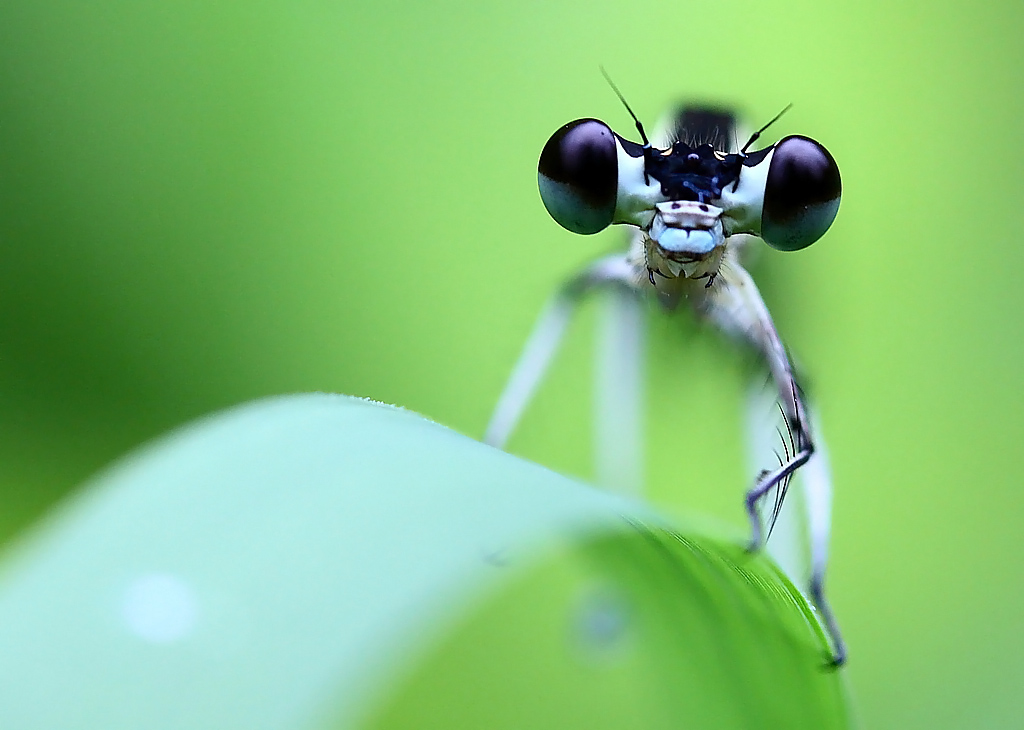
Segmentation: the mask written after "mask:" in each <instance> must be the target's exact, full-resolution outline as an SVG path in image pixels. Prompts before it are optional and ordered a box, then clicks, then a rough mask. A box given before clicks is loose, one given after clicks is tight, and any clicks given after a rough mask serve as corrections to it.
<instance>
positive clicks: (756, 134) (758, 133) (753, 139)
mask: <svg viewBox="0 0 1024 730" xmlns="http://www.w3.org/2000/svg"><path fill="white" fill-rule="evenodd" d="M602 70H604V69H602ZM609 83H610V82H609ZM613 88H614V87H613ZM623 103H625V102H623ZM626 108H627V109H628V108H629V107H626ZM792 108H793V102H790V103H789V104H787V105H786V108H785V109H783V110H782V111H781V112H779V113H778V114H776V115H775V116H774V117H772V120H771V121H770V122H768V123H767V124H766V125H764V126H763V127H761V128H760V129H759V130H757V131H756V132H754V133H753V134H752V135H751V136H750V139H748V140H747V143H746V144H745V145H743V149H741V150H740V154H741V155H743V154H746V152H747V147H749V146H750V145H752V144H754V142H756V141H757V138H758V137H760V136H761V132H763V131H764V130H766V129H768V127H770V126H772V125H773V124H775V122H777V121H779V118H780V117H781V116H782V115H783V114H785V113H786V112H788V111H789V110H790V109H792ZM630 113H632V112H630ZM639 123H640V122H637V124H639Z"/></svg>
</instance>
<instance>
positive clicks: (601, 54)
mask: <svg viewBox="0 0 1024 730" xmlns="http://www.w3.org/2000/svg"><path fill="white" fill-rule="evenodd" d="M1022 21H1024V6H1021V5H1020V4H1019V3H1012V4H1011V3H1009V2H997V3H990V4H975V3H968V2H958V3H951V2H946V3H923V2H917V3H904V4H899V5H895V4H889V3H880V2H872V3H860V4H858V5H857V6H856V7H853V6H850V7H839V6H834V5H831V4H823V3H805V2H788V3H783V2H777V3H773V4H766V3H755V2H722V3H716V4H714V5H708V4H699V5H698V4H687V3H659V2H635V3H630V4H625V3H600V2H587V3H533V2H523V1H520V2H492V3H480V4H473V3H457V2H431V3H420V4H415V3H397V2H389V1H384V2H378V3H375V4H374V5H373V6H372V7H371V5H369V4H343V3H338V2H326V1H319V2H318V1H315V0H293V1H292V2H242V1H241V0H234V1H231V2H219V3H200V2H195V0H182V1H179V2H175V3H162V4H145V3H132V2H126V1H123V2H118V1H116V0H100V1H98V2H92V3H79V2H70V1H68V2H51V1H43V2H39V1H36V2H28V1H27V0H6V2H4V3H3V4H2V5H0V429H2V430H0V537H2V538H3V539H4V540H6V541H9V540H11V539H13V538H14V537H16V536H17V535H18V534H19V533H21V532H23V531H24V530H26V529H27V528H28V527H29V526H31V524H32V523H33V522H34V521H36V520H38V519H40V517H41V516H43V515H44V514H45V513H46V511H47V510H48V509H49V508H51V507H52V506H53V505H54V503H55V502H56V501H57V500H58V499H59V498H60V497H61V496H62V495H64V494H66V493H68V492H69V491H70V490H72V489H73V488H74V487H75V485H76V484H78V483H79V482H80V481H81V480H82V479H83V478H85V477H86V476H88V475H89V474H90V473H92V472H94V471H95V470H96V469H98V468H99V467H101V466H102V465H104V464H105V463H107V462H109V461H110V460H111V459H113V458H115V457H116V456H118V455H119V454H121V453H123V452H124V451H125V450H127V449H129V448H131V447H132V446H134V445H136V444H138V443H140V442H141V441H144V440H146V439H148V438H150V437H152V436H154V435H156V434H158V433H160V432H162V431H164V430H166V429H168V428H170V427H172V426H174V425H177V424H180V423H182V422H184V421H186V420H188V419H191V418H194V417H196V416H198V415H200V414H204V413H208V412H210V411H212V410H214V409H218V408H221V407H224V406H227V405H230V404H233V403H237V402H240V401H243V400H246V399H250V398H254V397H257V396H261V395H266V394H272V393H282V392H294V391H308V390H325V391H337V392H345V393H352V394H356V395H364V396H369V397H372V398H375V399H378V400H383V401H387V402H391V403H397V404H401V405H403V406H405V407H408V408H411V409H414V410H416V411H419V412H421V413H423V414H425V415H428V416H430V417H431V418H434V419H436V420H438V421H440V422H442V423H444V424H447V425H449V426H452V427H454V428H456V429H459V430H461V431H463V432H465V433H467V434H470V435H474V436H479V435H480V434H481V432H482V430H483V427H484V424H485V422H486V419H487V416H488V414H489V411H490V408H491V406H492V405H493V403H494V401H495V399H496V398H497V395H498V393H499V391H500V389H501V386H502V384H503V382H504V379H505V377H506V376H507V374H508V372H509V370H510V368H511V366H512V363H513V362H514V359H515V357H516V355H517V353H518V350H519V347H520V346H521V344H522V342H523V340H524V338H525V336H526V334H527V332H528V331H529V328H530V326H531V324H532V322H533V320H534V317H535V316H536V314H537V313H538V310H539V309H540V307H541V306H542V304H543V302H544V300H545V299H546V297H547V295H548V294H549V293H550V292H551V291H552V290H553V288H554V287H555V286H556V285H557V284H558V282H559V281H561V280H562V279H563V278H564V277H565V276H566V275H567V274H568V273H570V272H572V271H573V270H574V269H576V268H577V267H579V266H580V265H581V264H582V263H583V262H585V261H587V260H589V259H591V258H593V257H594V256H596V255H598V254H600V253H603V252H605V251H608V250H612V249H614V248H615V247H616V246H618V245H619V243H620V241H621V233H620V232H616V231H610V232H607V233H604V234H601V235H599V236H597V237H593V238H583V237H578V236H573V235H572V234H570V233H567V232H566V231H563V230H561V229H560V228H558V226H557V225H556V224H555V223H553V222H552V221H551V220H550V219H549V218H548V216H547V214H546V213H545V212H544V209H543V207H542V206H541V204H540V201H539V198H538V195H537V192H536V161H537V156H538V154H539V152H540V149H541V146H542V145H543V144H544V142H545V141H546V139H547V137H548V136H549V135H550V134H551V133H552V132H553V131H554V130H555V129H557V128H558V127H559V126H560V125H561V124H563V123H565V122H567V121H570V120H572V119H575V118H578V117H583V116H595V117H599V118H602V119H604V120H606V121H608V122H609V123H610V124H611V125H612V126H613V128H616V129H617V130H619V131H620V132H622V133H624V134H627V135H628V133H629V132H630V131H631V125H630V122H629V119H628V117H627V116H626V115H625V112H624V111H623V110H622V108H621V107H620V106H619V103H618V102H617V100H616V99H615V97H614V95H613V94H612V93H611V91H610V90H609V89H608V87H607V86H606V85H605V83H604V81H603V80H602V78H601V76H600V73H599V72H598V66H599V64H604V65H605V66H606V67H607V68H608V69H609V71H610V72H611V73H612V75H613V76H614V78H615V79H616V80H617V82H618V84H619V85H620V86H621V87H622V89H623V91H624V92H625V94H626V95H627V98H628V99H629V100H630V103H631V105H632V106H633V108H634V109H635V110H636V112H637V113H638V114H639V115H640V116H641V118H643V119H645V120H648V124H649V125H650V124H653V122H654V120H656V119H657V117H658V115H659V114H660V113H661V112H662V111H663V110H664V109H665V107H666V106H667V105H668V104H670V103H672V102H674V101H677V100H679V99H682V98H693V97H696V98H699V99H706V100H716V101H721V102H725V103H730V104H735V105H737V106H738V107H739V108H740V109H741V110H742V111H743V112H745V113H746V114H747V116H748V118H749V119H751V120H755V121H756V120H766V119H768V118H770V117H771V116H772V115H774V114H775V113H776V112H777V111H778V110H779V109H780V108H781V107H783V106H784V105H785V104H786V103H788V102H791V101H792V102H794V104H795V106H794V109H793V110H792V111H791V112H790V113H789V114H787V115H786V116H785V117H784V118H783V119H782V120H781V121H780V122H779V123H778V124H777V125H776V126H775V127H773V129H772V130H771V136H770V138H769V139H776V138H778V137H779V136H782V135H784V134H791V133H802V134H807V135H809V136H812V137H814V138H816V139H818V140H819V141H821V142H823V143H824V144H825V145H826V146H827V147H828V148H829V149H830V151H831V152H832V153H833V154H834V156H835V157H836V159H837V160H838V161H839V164H840V167H841V169H842V173H843V182H844V195H843V205H842V209H841V211H840V214H839V217H838V219H837V221H836V224H835V225H834V227H833V229H832V230H831V231H830V233H829V234H828V235H827V236H826V237H825V238H824V239H823V240H822V241H821V242H820V243H819V244H818V245H816V246H814V247H812V248H811V249H808V250H807V251H806V252H802V253H799V254H790V255H781V254H779V255H773V254H766V255H765V256H764V257H763V260H762V262H761V263H762V266H761V267H760V268H759V269H758V270H757V271H755V277H756V278H757V279H758V281H759V282H760V284H761V286H762V288H763V290H764V293H765V297H766V299H767V300H768V304H769V306H770V307H771V309H772V311H773V313H774V315H775V318H776V321H777V323H778V325H779V327H780V329H781V331H782V334H783V337H784V338H785V340H786V341H787V343H788V345H789V346H790V347H791V348H792V349H793V351H794V352H795V353H797V355H798V358H799V360H800V362H801V363H802V364H803V366H804V368H805V369H806V371H807V372H808V373H809V375H810V380H811V384H812V388H813V393H814V394H815V396H816V400H817V402H818V404H819V407H820V410H821V413H822V419H823V422H824V427H825V431H826V433H827V434H828V438H829V447H830V455H831V460H832V464H833V469H834V472H835V482H836V497H835V520H834V524H835V527H834V540H833V545H834V557H833V562H832V567H831V572H830V586H831V590H832V598H833V604H834V606H835V608H836V610H837V611H838V613H839V616H840V619H841V621H842V624H843V627H844V629H845V631H846V635H847V639H848V641H849V644H850V650H851V663H850V667H849V670H848V671H849V675H850V679H851V683H852V686H853V693H854V696H855V698H856V703H857V706H858V708H859V713H860V715H861V718H862V720H863V721H864V724H865V726H866V727H877V728H890V727H891V728H895V727H900V728H906V727H929V728H945V727H950V728H953V727H966V726H970V727H1007V726H1011V725H1013V724H1014V722H1015V720H1018V719H1019V717H1020V716H1021V715H1022V713H1024V699H1022V698H1021V694H1020V687H1021V685H1022V683H1024V612H1022V609H1021V605H1022V600H1024V584H1022V578H1021V569H1020V565H1021V564H1022V560H1024V541H1022V539H1021V530H1020V527H1019V526H1020V525H1021V524H1022V520H1024V492H1022V490H1020V489H1019V484H1020V482H1021V473H1022V471H1024V469H1022V467H1024V460H1022V458H1021V455H1020V453H1021V452H1020V446H1019V444H1020V443H1021V442H1022V440H1024V414H1022V406H1024V387H1022V385H1024V384H1022V382H1021V380H1022V379H1021V377H1020V375H1019V372H1020V365H1019V362H1020V361H1021V358H1022V357H1024V342H1022V336H1021V324H1020V312H1021V310H1022V309H1024V287H1021V286H1019V285H1018V284H1017V283H1016V282H1015V278H1016V276H1017V274H1018V271H1020V270H1021V269H1022V267H1024V249H1022V247H1021V246H1020V245H1019V244H1018V243H1017V241H1016V240H1015V237H1014V235H1013V233H1012V229H1014V228H1016V227H1017V223H1018V222H1017V221H1016V220H1015V219H1014V218H1013V217H1012V216H1010V215H1009V214H1010V213H1012V212H1013V211H1014V210H1016V209H1017V208H1018V207H1019V205H1020V203H1019V201H1020V200H1021V198H1022V194H1024V183H1022V181H1021V177H1020V175H1019V174H1018V171H1019V170H1020V168H1021V166H1022V164H1024V139H1022V136H1024V135H1022V133H1021V130H1022V129H1024V122H1022V120H1024V115H1022V112H1024V109H1022V107H1024V105H1022V103H1021V92H1020V90H1019V89H1020V81H1019V78H1020V74H1021V72H1022V71H1024V63H1022V61H1024V58H1022V56H1024V51H1022V46H1021V44H1020V41H1019V39H1020V36H1021V33H1022V32H1024V22H1022ZM1007 229H1009V230H1007ZM593 309H594V308H593V307H589V308H587V310H586V311H585V312H584V314H583V316H582V317H581V319H580V320H579V322H578V323H577V325H576V326H575V327H574V328H573V330H572V333H571V335H570V337H569V340H568V342H567V346H566V349H565V351H564V352H563V356H562V357H561V358H560V359H559V361H558V363H557V365H556V368H555V370H554V372H553V375H552V377H551V379H550V380H549V382H548V383H547V384H546V385H545V387H544V388H543V390H542V391H541V393H540V395H539V397H538V401H537V403H536V406H535V407H534V408H533V409H532V410H531V411H530V412H529V413H528V415H527V419H526V421H525V422H524V424H523V427H522V429H521V430H520V432H519V433H518V434H517V436H516V437H515V438H514V439H513V442H512V444H511V448H512V450H513V451H515V452H517V453H520V454H523V455H524V456H527V457H529V458H531V459H534V460H536V461H539V462H540V463H542V464H545V465H549V466H551V467H552V468H555V469H557V470H560V471H564V472H567V473H571V474H577V475H580V476H583V477H589V476H590V475H591V467H590V461H591V453H590V425H589V415H590V382H589V379H590V372H591V370H590V362H591V359H592V349H593V347H592V336H591V330H592V326H591V325H592V324H593V320H594V316H593V314H594V312H593ZM697 334H698V332H697V329H696V328H695V327H694V326H693V325H692V324H689V323H687V322H686V321H685V319H684V318H679V317H666V316H664V315H661V314H659V313H657V312H655V311H653V310H652V313H651V326H650V333H649V338H650V352H651V361H650V364H649V370H650V382H651V383H656V384H657V385H656V387H652V388H650V394H651V398H650V401H651V402H650V408H649V424H648V426H649V434H650V438H649V441H648V443H649V449H648V457H649V458H648V466H647V469H648V481H649V490H650V491H649V493H650V495H651V496H652V498H654V499H655V500H656V501H657V502H658V503H659V504H660V505H661V506H662V507H663V509H664V510H666V511H668V512H669V513H672V514H682V513H684V512H688V511H694V510H695V511H698V512H706V513H709V514H712V515H716V516H718V517H720V518H722V519H726V520H730V521H732V522H735V523H736V524H742V515H741V500H740V494H741V492H742V489H743V486H744V485H745V484H746V483H747V482H746V478H747V474H746V469H745V467H744V461H743V450H742V443H741V439H740V436H741V412H742V396H743V392H744V382H745V381H744V379H745V372H746V370H745V366H744V364H743V362H742V359H741V358H737V357H736V356H735V353H734V352H733V351H732V350H731V348H730V347H729V346H727V345H724V344H723V343H721V342H719V341H717V340H716V339H715V338H713V337H711V338H707V337H698V336H697Z"/></svg>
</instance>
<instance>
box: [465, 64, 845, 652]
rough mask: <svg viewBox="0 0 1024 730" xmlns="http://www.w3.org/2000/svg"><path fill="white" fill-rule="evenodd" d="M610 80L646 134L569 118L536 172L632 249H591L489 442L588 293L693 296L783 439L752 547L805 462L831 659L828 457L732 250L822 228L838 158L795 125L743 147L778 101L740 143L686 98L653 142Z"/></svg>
mask: <svg viewBox="0 0 1024 730" xmlns="http://www.w3.org/2000/svg"><path fill="white" fill-rule="evenodd" d="M609 83H611V82H610V79H609ZM612 88H613V89H614V90H615V93H616V94H618V96H619V99H620V100H621V101H622V103H623V105H624V106H625V107H626V110H627V111H628V112H629V114H630V116H631V117H632V118H633V121H634V122H635V124H636V129H637V132H638V133H639V135H640V139H641V140H642V141H641V143H636V142H631V141H629V140H627V139H625V138H624V137H622V136H620V135H618V134H616V133H615V132H613V131H612V130H611V128H610V127H609V126H608V125H607V124H605V123H604V122H601V121H599V120H597V119H578V120H576V121H574V122H570V123H569V124H566V125H565V126H563V127H562V128H561V129H559V130H558V131H557V132H555V134H554V135H553V136H552V137H551V138H550V139H549V140H548V142H547V144H546V145H545V146H544V149H543V151H542V152H541V156H540V163H539V174H538V181H539V186H540V194H541V199H542V200H543V202H544V206H545V207H546V208H547V210H548V213H550V214H551V217H552V218H554V219H555V221H556V222H558V223H559V224H560V225H561V226H563V227H564V228H566V229H568V230H570V231H572V232H574V233H580V234H593V233H597V232H598V231H601V230H603V229H605V228H607V227H608V226H609V225H612V224H625V225H627V226H630V227H631V234H630V240H629V245H628V250H627V251H626V252H625V254H615V255H612V256H606V257H603V258H600V259H598V260H597V261H594V262H593V263H591V264H590V265H589V266H587V267H585V268H584V269H583V270H582V271H580V272H579V273H578V274H577V275H575V276H574V277H572V278H571V279H570V280H569V281H568V282H567V283H566V284H565V285H564V286H563V287H562V289H561V290H560V291H559V293H558V294H557V295H556V296H555V298H554V300H553V301H552V302H551V304H550V305H549V306H548V308H547V309H546V310H545V312H544V313H543V314H542V315H541V317H540V319H539V321H538V322H537V324H536V326H535V328H534V332H533V334H532V335H531V337H530V339H529V341H528V342H527V345H526V347H525V348H524V350H523V353H522V354H521V355H520V358H519V361H518V363H517V364H516V367H515V369H514V370H513V373H512V376H511V377H510V378H509V381H508V383H507V385H506V386H505V390H504V392H503V393H502V395H501V398H500V399H499V401H498V405H497V407H496V409H495V412H494V415H493V416H492V418H491V422H490V424H489V425H488V428H487V433H486V435H485V441H487V442H488V443H490V444H493V445H495V446H498V447H501V446H503V445H504V443H505V442H506V440H507V439H508V437H509V436H510V435H511V433H512V430H513V429H514V428H515V426H516V424H517V423H518V421H519V419H520V417H521V415H522V413H523V411H524V409H525V408H526V406H527V404H528V402H529V401H530V399H531V397H532V395H533V393H534V391H535V390H536V387H537V385H538V384H539V383H540V381H541V380H542V378H543V376H544V374H545V371H546V370H547V367H548V365H549V364H550V362H551V359H552V357H553V356H554V353H555V351H556V350H557V348H558V345H559V343H560V341H561V339H562V335H563V334H564V332H565V328H566V326H567V324H568V322H569V319H570V318H571V316H572V314H573V312H574V311H575V309H576V308H577V305H578V304H579V302H580V301H581V300H582V299H583V298H584V297H585V296H586V295H587V294H588V293H590V292H592V291H594V290H595V289H598V288H602V287H608V286H611V287H615V286H617V287H620V288H622V287H624V288H626V289H628V290H629V291H631V292H633V293H635V294H640V295H651V296H653V297H655V298H656V299H657V300H658V301H660V302H661V303H662V304H664V305H665V307H667V308H669V309H672V308H675V307H677V306H679V305H681V304H686V305H688V306H689V307H690V308H691V309H692V310H693V311H694V312H695V313H696V314H697V315H698V316H699V317H701V318H703V319H705V320H706V321H708V322H710V323H711V324H712V325H713V326H715V327H717V328H718V329H720V330H722V331H723V332H726V333H728V334H729V335H731V336H733V337H736V338H738V339H739V340H741V341H742V342H744V343H745V344H746V345H747V346H748V347H749V348H750V349H751V350H752V351H754V352H755V353H756V354H757V355H758V356H759V360H760V362H762V363H763V365H764V367H765V369H766V370H767V372H768V374H769V376H770V379H771V381H772V383H773V384H774V386H775V392H776V395H777V398H778V405H779V408H780V410H781V412H782V416H783V419H784V422H785V427H784V429H783V435H784V441H785V442H786V445H785V447H784V449H783V450H782V452H778V453H777V457H778V463H777V464H776V465H775V467H774V468H772V469H764V470H762V471H761V472H760V473H759V474H758V475H757V477H756V479H755V483H754V486H753V487H752V488H751V489H750V490H749V491H748V492H747V493H746V499H745V507H746V513H747V515H748V518H749V520H750V530H751V537H750V543H749V548H750V549H751V550H757V549H759V548H761V547H762V545H763V543H764V539H765V538H764V535H765V532H766V525H765V524H764V523H765V522H767V523H768V524H767V531H769V532H770V528H771V524H773V523H774V519H775V518H776V517H777V516H778V513H779V509H780V508H781V504H782V498H783V497H784V496H785V493H786V489H787V487H788V486H789V482H790V479H791V478H792V476H793V474H794V473H795V472H796V471H797V470H798V469H800V468H801V467H803V466H805V465H808V468H807V469H805V470H804V472H803V474H802V477H803V480H802V481H803V484H804V488H805V506H806V508H807V510H806V520H807V526H808V535H809V538H810V545H809V547H810V571H809V572H810V576H809V584H810V585H809V595H810V598H811V600H812V601H813V602H814V604H815V606H816V607H817V609H818V611H819V615H820V616H821V618H822V621H823V624H824V628H825V629H826V632H827V633H828V635H829V637H830V640H831V643H832V647H831V648H832V655H831V658H830V661H831V663H832V664H834V665H836V666H838V665H841V664H843V663H844V661H845V660H846V647H845V645H844V643H843V640H842V636H841V634H840V632H839V627H838V625H837V623H836V621H835V618H834V615H833V613H832V610H831V608H830V606H829V604H828V601H827V600H826V598H825V592H824V580H825V567H826V562H827V551H828V538H829V531H830V524H829V523H830V502H831V484H830V478H829V474H828V469H827V466H826V465H825V464H824V461H823V460H822V459H821V458H820V456H816V455H815V439H814V437H813V436H812V433H811V424H810V417H809V413H808V409H807V406H806V403H805V399H804V395H803V392H802V391H801V389H800V387H799V386H798V385H797V381H796V377H795V375H794V371H793V367H792V365H791V363H790V359H789V356H788V355H787V353H786V350H785V348H784V347H783V345H782V341H781V340H780V338H779V335H778V333H777V332H776V329H775V325H774V323H773V322H772V318H771V315H770V314H769V312H768V309H767V307H766V306H765V303H764V300H763V299H762V298H761V294H760V293H759V292H758V289H757V286H756V285H755V284H754V281H753V279H752V278H751V277H750V275H749V274H748V273H747V270H746V269H745V268H744V266H743V264H742V263H741V260H740V255H741V253H742V251H743V249H744V247H745V246H746V245H748V242H749V241H750V240H757V239H760V240H762V241H764V242H765V243H767V244H768V245H769V246H771V247H773V248H775V249H779V250H782V251H797V250H800V249H802V248H805V247H807V246H809V245H811V244H812V243H814V242H815V241H817V240H818V239H819V238H820V237H821V236H822V235H823V234H824V233H825V231H826V230H828V228H829V227H830V226H831V224H832V221H833V220H834V219H835V216H836V213H837V212H838V210H839V199H840V193H841V183H840V177H839V168H838V166H837V165H836V162H835V160H834V159H833V158H832V155H831V154H829V152H828V151H827V150H826V149H825V147H824V146H822V145H821V144H819V143H818V142H816V141H814V140H812V139H810V138H808V137H803V136H797V135H794V136H788V137H784V138H783V139H781V140H779V141H778V142H776V143H775V144H772V145H769V146H767V147H764V148H763V149H759V150H756V151H753V152H751V151H749V150H750V147H751V146H752V145H753V144H754V143H755V142H756V141H757V139H758V138H759V137H760V135H761V134H762V133H763V132H764V131H765V130H766V129H767V128H768V127H769V126H770V125H771V124H772V123H774V122H775V121H776V120H777V119H778V118H779V117H780V116H782V113H780V114H779V115H777V116H776V117H775V118H774V119H772V120H771V121H770V122H768V124H766V125H764V126H763V127H761V128H760V129H759V130H758V131H756V132H754V134H752V135H751V136H750V137H749V139H747V141H746V143H745V144H743V145H742V147H738V145H737V139H736V131H735V130H736V125H735V118H734V116H733V115H732V114H731V113H730V112H727V111H722V110H716V109H712V108H705V107H692V106H691V107H683V108H681V109H679V110H678V112H677V113H676V114H675V115H673V117H672V120H671V122H670V123H669V124H668V125H666V132H665V135H664V138H663V139H659V140H658V142H659V144H658V146H655V145H654V144H652V143H651V142H650V141H649V140H648V138H647V134H646V133H645V131H644V127H643V125H642V124H641V122H640V120H639V119H638V118H637V117H636V115H635V114H633V111H632V110H631V109H630V108H629V105H628V104H627V103H626V101H625V99H624V98H623V97H622V95H621V94H620V93H619V92H618V89H615V86H614V84H612ZM787 109H788V107H787ZM785 111H786V110H785V109H784V110H783V113H784V112H785ZM737 147H738V149H737ZM770 494H773V495H775V499H774V505H773V508H772V512H771V517H770V519H768V520H763V519H762V516H761V514H760V505H761V503H763V502H764V501H765V497H767V496H769V495H770Z"/></svg>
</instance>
